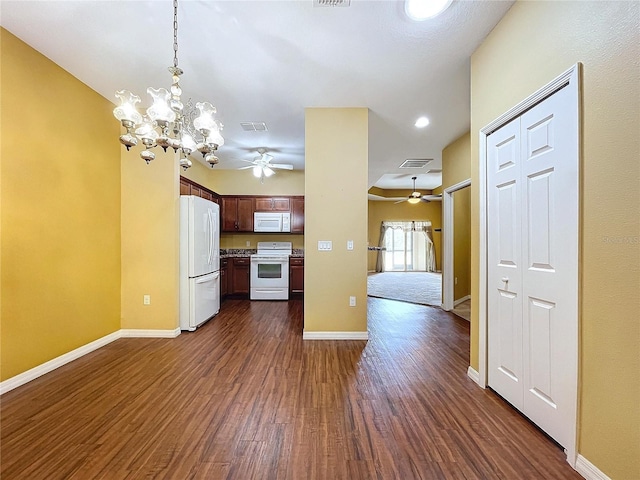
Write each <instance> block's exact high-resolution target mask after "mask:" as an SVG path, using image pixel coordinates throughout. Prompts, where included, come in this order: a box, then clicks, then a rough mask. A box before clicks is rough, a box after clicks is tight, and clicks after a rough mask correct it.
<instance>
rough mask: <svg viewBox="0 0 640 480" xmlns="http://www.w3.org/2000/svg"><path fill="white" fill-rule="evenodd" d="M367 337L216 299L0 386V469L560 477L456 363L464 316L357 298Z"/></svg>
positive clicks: (529, 431) (557, 454)
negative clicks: (330, 333)
mask: <svg viewBox="0 0 640 480" xmlns="http://www.w3.org/2000/svg"><path fill="white" fill-rule="evenodd" d="M369 333H370V339H369V341H368V342H364V341H308V340H307V341H303V340H302V301H300V300H293V301H290V302H288V303H287V302H249V301H246V300H229V301H226V302H225V303H224V304H223V310H222V312H221V313H220V314H219V315H218V316H217V317H216V318H214V319H213V320H212V321H210V322H209V323H207V324H205V325H204V326H203V327H202V328H201V329H199V330H198V331H197V332H195V333H184V334H182V335H180V336H179V337H178V338H176V339H120V340H117V341H115V342H113V343H111V344H109V345H107V346H105V347H103V348H101V349H100V350H97V351H95V352H93V353H91V354H89V355H87V356H85V357H83V358H81V359H79V360H76V361H75V362H72V363H71V364H68V365H65V366H63V367H61V368H59V369H57V370H55V371H54V372H51V373H50V374H48V375H45V376H43V377H40V378H39V379H36V380H34V381H32V382H30V383H29V384H27V385H24V386H22V387H20V388H18V389H16V390H13V391H11V392H9V393H7V394H5V395H3V396H2V405H1V414H2V416H1V445H0V447H1V450H0V453H1V470H0V478H2V480H12V479H29V480H36V479H47V480H53V479H81V480H86V479H143V478H144V479H146V478H158V479H211V480H216V479H238V480H253V479H290V480H297V479H345V480H346V479H349V480H352V479H354V480H357V479H385V480H386V479H402V480H407V479H440V478H442V479H494V478H495V479H565V478H566V479H572V478H581V477H580V476H579V475H578V474H577V473H576V472H574V471H573V470H572V469H571V467H570V466H569V465H568V464H567V463H566V462H565V460H564V454H563V452H562V451H561V449H560V448H559V447H558V446H557V445H555V444H554V443H553V442H552V441H550V440H549V439H548V438H546V437H545V436H544V435H543V434H542V433H541V432H539V431H538V430H537V429H536V428H535V427H534V426H532V425H531V424H530V423H529V422H527V421H526V419H524V418H523V417H522V416H521V415H520V414H518V413H517V412H516V411H515V410H513V409H512V408H511V407H509V406H508V405H507V404H506V403H505V402H504V401H502V400H501V399H500V398H499V397H497V395H495V394H494V393H492V392H491V391H488V390H487V391H485V390H482V389H480V388H478V387H477V386H476V385H475V384H474V383H473V382H472V381H471V380H470V379H469V378H468V377H467V376H466V370H467V366H468V352H469V327H468V323H467V322H466V321H464V320H461V319H459V318H458V317H456V316H454V315H452V314H449V313H446V312H443V311H441V310H440V309H437V308H432V307H425V306H421V305H413V304H407V303H401V302H395V301H390V300H383V299H375V298H370V299H369Z"/></svg>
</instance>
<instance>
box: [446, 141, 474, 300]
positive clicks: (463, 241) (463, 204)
mask: <svg viewBox="0 0 640 480" xmlns="http://www.w3.org/2000/svg"><path fill="white" fill-rule="evenodd" d="M469 178H471V134H470V133H469V132H467V133H465V134H464V135H462V136H461V137H460V138H458V139H456V140H455V141H454V142H452V143H450V144H449V145H447V146H446V147H445V149H444V150H443V151H442V186H441V187H440V190H439V192H438V193H442V191H443V190H444V189H446V188H449V187H451V186H452V185H455V184H457V183H460V182H462V181H464V180H468V179H469ZM472 188H473V187H467V188H465V189H463V190H459V191H457V192H455V193H454V194H453V206H454V210H453V220H454V224H453V258H454V262H453V263H454V265H453V276H454V278H457V279H458V283H457V284H455V283H454V287H453V298H454V300H458V299H461V298H463V297H466V296H467V295H470V294H471V192H472Z"/></svg>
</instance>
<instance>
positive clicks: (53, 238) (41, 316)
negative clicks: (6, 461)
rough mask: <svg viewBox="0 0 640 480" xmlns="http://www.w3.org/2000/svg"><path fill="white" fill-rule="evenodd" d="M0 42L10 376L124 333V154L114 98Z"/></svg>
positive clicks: (7, 38) (5, 363)
mask: <svg viewBox="0 0 640 480" xmlns="http://www.w3.org/2000/svg"><path fill="white" fill-rule="evenodd" d="M1 35H2V36H1V44H2V47H1V48H2V79H1V80H2V85H1V95H2V112H1V116H2V117H1V120H2V122H1V123H2V126H1V137H2V147H1V159H2V164H1V171H2V174H1V178H2V189H1V195H2V196H1V204H2V212H1V221H0V223H1V228H2V249H1V263H2V277H1V295H2V312H1V330H2V332H1V337H2V340H1V342H2V343H1V347H2V349H1V350H2V353H1V364H2V368H1V370H2V371H1V374H0V378H1V380H6V379H8V378H10V377H13V376H15V375H17V374H20V373H22V372H24V371H26V370H29V369H30V368H33V367H35V366H37V365H40V364H42V363H44V362H46V361H48V360H51V359H53V358H55V357H58V356H60V355H63V354H64V353H67V352H69V351H71V350H73V349H75V348H78V347H80V346H82V345H85V344H87V343H89V342H91V341H93V340H96V339H98V338H100V337H103V336H105V335H107V334H109V333H112V332H115V331H117V330H118V329H119V328H120V151H119V144H118V143H117V135H118V124H117V122H115V121H114V118H113V117H112V116H111V114H110V111H111V109H112V108H113V106H112V105H111V104H110V103H109V102H108V101H107V100H105V99H104V98H102V97H101V96H100V95H98V94H97V93H96V92H94V91H93V90H91V89H89V88H88V87H87V86H86V85H84V84H83V83H81V82H80V81H78V80H77V79H75V78H74V77H72V76H71V75H70V74H69V73H67V72H65V71H64V70H62V69H61V68H60V67H58V66H57V65H55V64H54V63H52V62H51V61H49V60H48V59H47V58H45V57H44V56H42V55H41V54H40V53H38V52H36V51H35V50H33V49H32V48H31V47H29V46H27V45H26V44H24V43H23V42H21V41H20V40H18V39H17V38H16V37H14V36H13V35H11V34H10V33H9V32H7V31H6V30H4V29H2V30H1ZM114 139H116V141H115V142H114Z"/></svg>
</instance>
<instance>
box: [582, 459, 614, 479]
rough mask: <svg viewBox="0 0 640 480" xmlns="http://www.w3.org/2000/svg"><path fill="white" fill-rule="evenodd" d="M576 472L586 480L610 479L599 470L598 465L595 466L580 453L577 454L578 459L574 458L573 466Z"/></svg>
mask: <svg viewBox="0 0 640 480" xmlns="http://www.w3.org/2000/svg"><path fill="white" fill-rule="evenodd" d="M575 469H576V472H578V473H579V474H580V475H582V476H583V477H584V478H586V479H587V480H611V478H609V477H608V476H607V475H605V474H604V473H603V472H601V471H600V469H599V468H598V467H596V466H595V465H594V464H593V463H591V462H590V461H589V460H587V459H586V458H584V457H583V456H582V455H578V459H577V460H576V466H575Z"/></svg>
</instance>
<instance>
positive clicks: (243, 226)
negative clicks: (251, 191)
mask: <svg viewBox="0 0 640 480" xmlns="http://www.w3.org/2000/svg"><path fill="white" fill-rule="evenodd" d="M221 208H222V231H223V232H253V198H252V197H222V203H221Z"/></svg>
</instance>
